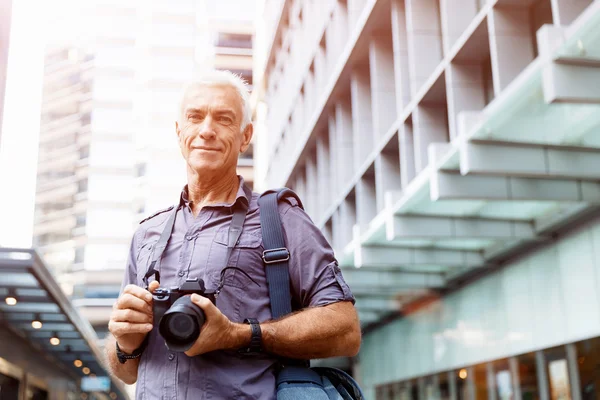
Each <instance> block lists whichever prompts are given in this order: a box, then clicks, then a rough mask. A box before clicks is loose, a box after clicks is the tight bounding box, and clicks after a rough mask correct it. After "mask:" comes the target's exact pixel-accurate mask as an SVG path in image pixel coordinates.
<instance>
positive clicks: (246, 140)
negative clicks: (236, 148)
mask: <svg viewBox="0 0 600 400" xmlns="http://www.w3.org/2000/svg"><path fill="white" fill-rule="evenodd" d="M253 134H254V127H253V126H252V123H249V124H248V125H247V126H246V129H244V132H242V145H241V146H240V153H243V152H245V151H246V150H248V146H250V141H251V140H252V135H253Z"/></svg>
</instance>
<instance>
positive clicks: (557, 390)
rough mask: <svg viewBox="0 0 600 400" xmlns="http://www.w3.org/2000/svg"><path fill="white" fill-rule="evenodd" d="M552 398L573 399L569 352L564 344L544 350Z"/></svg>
mask: <svg viewBox="0 0 600 400" xmlns="http://www.w3.org/2000/svg"><path fill="white" fill-rule="evenodd" d="M544 354H545V355H546V368H547V370H548V382H549V383H550V399H551V400H571V382H570V381H569V369H568V366H567V354H566V350H565V348H564V347H563V346H561V347H555V348H553V349H548V350H546V351H544Z"/></svg>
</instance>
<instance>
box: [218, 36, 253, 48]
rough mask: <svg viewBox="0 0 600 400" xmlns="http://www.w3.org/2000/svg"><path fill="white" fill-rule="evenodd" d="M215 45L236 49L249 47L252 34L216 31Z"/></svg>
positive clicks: (250, 46)
mask: <svg viewBox="0 0 600 400" xmlns="http://www.w3.org/2000/svg"><path fill="white" fill-rule="evenodd" d="M215 46H217V47H232V48H236V49H251V48H252V35H250V34H243V33H224V32H219V33H217V38H216V40H215Z"/></svg>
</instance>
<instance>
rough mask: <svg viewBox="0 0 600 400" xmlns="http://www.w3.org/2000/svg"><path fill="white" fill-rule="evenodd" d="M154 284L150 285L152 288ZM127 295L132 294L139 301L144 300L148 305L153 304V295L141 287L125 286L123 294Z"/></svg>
mask: <svg viewBox="0 0 600 400" xmlns="http://www.w3.org/2000/svg"><path fill="white" fill-rule="evenodd" d="M152 283H154V282H152ZM152 283H151V284H150V285H151V286H152ZM157 284H158V282H157ZM154 289H156V288H154ZM125 293H127V294H130V295H132V296H134V297H137V298H139V299H142V300H143V301H145V302H146V303H148V304H152V293H150V292H149V291H147V290H146V289H142V288H141V287H139V286H136V285H127V286H125V289H123V294H125Z"/></svg>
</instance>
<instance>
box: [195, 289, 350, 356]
mask: <svg viewBox="0 0 600 400" xmlns="http://www.w3.org/2000/svg"><path fill="white" fill-rule="evenodd" d="M192 302H193V303H194V304H196V305H197V306H198V307H200V308H202V310H204V313H205V314H206V322H205V325H204V326H203V327H202V332H201V334H200V337H199V338H198V340H197V341H196V343H195V344H194V346H192V348H191V349H190V350H188V351H187V352H186V353H185V354H187V355H188V356H190V357H192V356H197V355H200V354H204V353H207V352H209V351H214V350H221V349H239V348H243V347H247V346H248V345H249V344H250V338H251V329H250V326H249V325H245V324H238V323H234V322H231V321H230V320H229V319H228V318H227V317H226V316H225V315H223V314H222V313H221V311H219V309H218V308H217V307H216V306H215V305H214V304H212V303H211V302H210V300H208V299H207V298H205V297H202V296H198V295H192ZM260 327H261V331H262V345H263V348H264V350H265V351H266V352H268V353H272V354H276V355H278V356H282V357H289V358H298V359H311V358H326V357H336V356H348V357H353V356H355V355H356V354H358V350H359V348H360V342H361V333H360V324H359V321H358V315H357V313H356V310H355V308H354V306H353V305H352V303H351V302H348V301H342V302H338V303H333V304H329V305H326V306H323V307H314V308H308V309H305V310H303V311H300V312H297V313H294V314H291V315H288V316H286V317H284V318H282V319H280V320H277V321H271V322H266V323H262V324H261V325H260Z"/></svg>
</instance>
